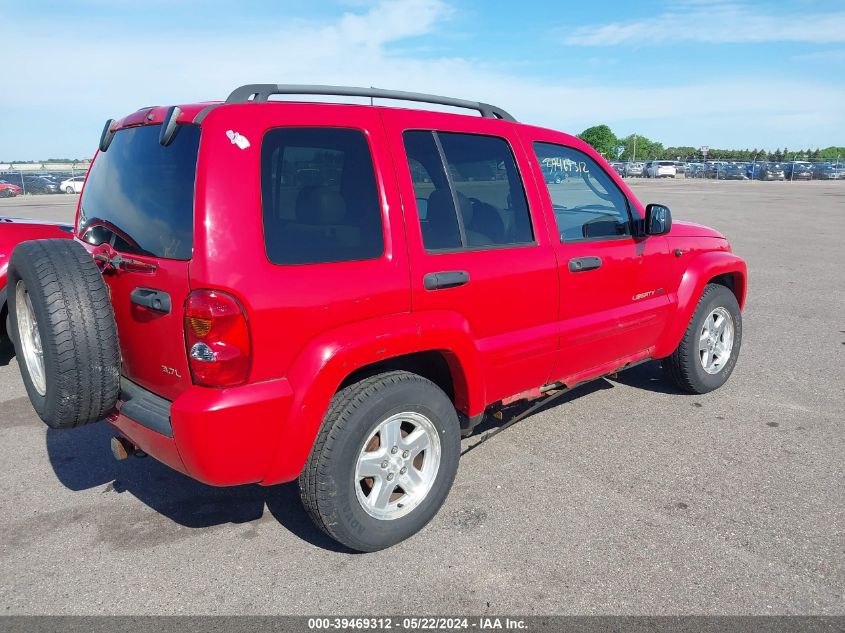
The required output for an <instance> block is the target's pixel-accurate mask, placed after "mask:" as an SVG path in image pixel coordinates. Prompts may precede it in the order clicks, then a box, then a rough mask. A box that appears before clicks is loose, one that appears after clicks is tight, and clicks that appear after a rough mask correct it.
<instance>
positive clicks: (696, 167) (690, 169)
mask: <svg viewBox="0 0 845 633" xmlns="http://www.w3.org/2000/svg"><path fill="white" fill-rule="evenodd" d="M703 174H704V165H703V164H702V163H689V164H688V165H687V173H686V174H685V175H686V177H687V178H701V177H702V176H703Z"/></svg>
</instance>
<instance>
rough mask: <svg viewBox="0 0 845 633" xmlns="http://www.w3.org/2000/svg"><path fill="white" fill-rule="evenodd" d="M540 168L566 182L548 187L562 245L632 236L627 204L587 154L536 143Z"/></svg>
mask: <svg viewBox="0 0 845 633" xmlns="http://www.w3.org/2000/svg"><path fill="white" fill-rule="evenodd" d="M534 152H535V154H536V155H537V160H538V161H539V162H540V166H541V167H544V168H546V169H550V168H555V169H560V170H562V171H563V173H565V174H566V179H565V180H563V181H562V182H561V183H560V184H547V185H546V186H547V188H548V191H549V196H550V197H551V200H552V207H553V208H554V213H555V220H556V221H557V227H558V232H559V233H560V240H561V242H576V241H583V240H592V239H613V238H619V237H624V236H630V235H631V221H630V214H629V212H628V202H627V200H626V198H625V196H624V195H623V194H622V192H621V191H620V190H619V188H618V187H617V186H616V183H615V182H613V179H612V178H611V177H610V176H609V175H608V174H607V173H606V172H605V171H604V170H603V169H602V168H601V167H600V166H599V165H598V164H597V163H596V162H595V161H594V160H593V159H592V158H590V157H589V156H588V155H587V154H585V153H584V152H581V151H579V150H577V149H573V148H571V147H565V146H563V145H554V144H552V143H534Z"/></svg>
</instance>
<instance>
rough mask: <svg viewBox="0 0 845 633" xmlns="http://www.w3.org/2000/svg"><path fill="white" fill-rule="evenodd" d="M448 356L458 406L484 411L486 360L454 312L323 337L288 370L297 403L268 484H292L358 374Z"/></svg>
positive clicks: (395, 319)
mask: <svg viewBox="0 0 845 633" xmlns="http://www.w3.org/2000/svg"><path fill="white" fill-rule="evenodd" d="M427 351H438V352H440V353H441V354H442V355H443V357H444V358H445V360H446V362H447V364H448V366H449V369H450V372H451V373H452V380H453V384H454V390H455V404H456V408H458V409H459V410H461V411H463V412H464V413H466V414H467V415H471V414H475V413H478V412H479V411H483V410H484V403H483V400H484V393H485V392H484V383H483V376H482V372H481V357H480V353H479V351H478V349H477V348H476V347H475V344H474V343H473V339H472V338H471V333H470V331H469V327H468V324H467V323H466V320H465V319H463V317H461V316H460V315H458V314H456V313H451V312H437V313H435V312H431V313H426V312H423V313H409V312H408V313H401V314H394V315H390V316H385V317H378V318H376V319H370V320H367V321H363V322H356V323H350V324H347V325H343V326H340V327H338V328H334V329H332V330H330V331H328V332H324V333H322V334H321V335H320V336H318V337H317V338H315V339H313V340H311V341H310V342H309V343H308V344H307V345H306V346H305V347H304V348H303V349H302V351H300V353H299V354H298V355H297V357H296V359H295V360H294V362H293V364H292V365H291V367H290V369H289V370H288V372H287V376H286V377H287V380H288V381H289V383H290V385H291V387H292V390H293V400H292V402H291V406H290V408H289V411H288V416H287V418H286V419H285V420H284V421H283V422H282V423H281V425H280V427H279V432H278V437H277V438H274V441H276V442H277V446H276V449H275V450H274V451H273V452H272V454H271V455H272V457H271V459H270V464H269V467H268V469H267V472H266V474H265V476H264V478H263V480H262V482H261V483H262V484H263V485H273V484H277V483H282V482H285V481H292V480H294V479H296V478H297V477H298V476H299V473H300V472H301V471H302V468H303V467H304V466H305V462H306V461H307V459H308V456H309V454H310V453H311V448H312V446H313V445H314V441H315V439H316V437H317V434H318V433H319V430H320V425H321V424H322V422H323V418H324V417H325V414H326V411H327V410H328V407H329V403H330V402H331V399H332V397H333V396H334V394H335V393H336V392H337V390H338V388H339V387H340V386H341V385H342V384H343V381H344V380H346V378H348V377H349V376H350V375H351V374H352V373H353V372H355V371H358V370H360V369H363V368H365V367H367V366H369V365H372V364H374V363H379V362H383V361H388V360H390V359H391V358H397V357H400V356H404V355H407V354H413V353H417V352H427Z"/></svg>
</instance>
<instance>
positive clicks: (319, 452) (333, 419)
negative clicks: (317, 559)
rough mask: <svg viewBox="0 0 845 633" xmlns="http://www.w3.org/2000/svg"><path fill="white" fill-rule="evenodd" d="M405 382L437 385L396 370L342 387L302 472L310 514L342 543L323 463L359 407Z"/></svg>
mask: <svg viewBox="0 0 845 633" xmlns="http://www.w3.org/2000/svg"><path fill="white" fill-rule="evenodd" d="M403 382H420V383H427V384H431V385H432V386H434V387H435V388H438V387H437V386H436V385H434V383H432V382H431V381H430V380H428V379H426V378H423V377H422V376H420V375H418V374H414V373H411V372H407V371H401V370H395V371H388V372H384V373H380V374H375V375H373V376H370V377H368V378H365V379H363V380H361V381H360V382H356V383H352V384H350V385H348V386H346V387H344V388H343V389H341V390H339V391H338V392H337V393H336V394H335V395H334V397H333V398H332V400H331V403H330V404H329V409H328V411H327V412H326V415H325V417H324V418H323V423H322V425H321V427H320V432H319V433H318V435H317V439H316V440H315V442H314V446H313V447H312V448H311V454H310V455H309V457H308V461H307V462H306V463H305V468H303V469H302V473H301V474H300V475H299V491H300V497H301V499H302V505H303V506H304V507H305V510H306V512H307V513H308V516H309V517H310V518H311V520H312V521H313V522H314V524H315V525H316V526H317V527H318V528H320V530H322V531H323V532H324V533H325V534H326V535H328V536H329V537H331V538H332V539H334V540H336V541H339V542H341V543H342V542H343V541H344V538H343V535H342V534H341V533H340V532H338V531H337V530H335V529H334V526H336V525H337V523H338V520H337V518H336V517H335V516H334V515H333V514H332V513H330V512H328V506H330V504H328V503H327V501H328V499H327V498H326V497H325V493H326V490H325V489H324V488H323V487H321V486H320V481H321V477H320V475H321V463H323V462H324V460H328V459H330V458H331V453H332V444H333V442H334V440H335V439H336V438H337V437H339V436H340V435H342V434H343V433H344V432H345V430H346V426H347V424H348V422H349V418H350V417H352V415H353V413H354V412H355V410H356V409H357V408H358V407H360V406H361V405H362V404H363V403H364V402H365V401H366V400H368V399H369V398H372V397H374V396H376V395H377V394H378V392H379V391H381V390H382V389H384V388H385V387H387V386H391V385H398V384H401V383H403Z"/></svg>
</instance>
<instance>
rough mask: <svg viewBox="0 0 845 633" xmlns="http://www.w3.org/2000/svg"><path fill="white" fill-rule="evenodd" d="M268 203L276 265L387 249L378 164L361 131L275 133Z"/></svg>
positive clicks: (267, 169)
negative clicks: (380, 200) (377, 171)
mask: <svg viewBox="0 0 845 633" xmlns="http://www.w3.org/2000/svg"><path fill="white" fill-rule="evenodd" d="M261 206H262V212H263V216H264V242H265V246H266V250H267V257H268V258H269V260H270V261H271V262H273V263H274V264H318V263H328V262H343V261H358V260H365V259H376V258H378V257H380V256H381V254H382V253H383V252H384V233H383V228H382V220H381V207H380V205H379V196H378V188H377V185H376V178H375V170H374V168H373V160H372V156H371V154H370V148H369V146H368V144H367V140H366V138H365V136H364V133H363V132H361V131H360V130H352V129H345V128H278V129H274V130H270V131H269V132H267V134H265V136H264V141H263V143H262V146H261Z"/></svg>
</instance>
